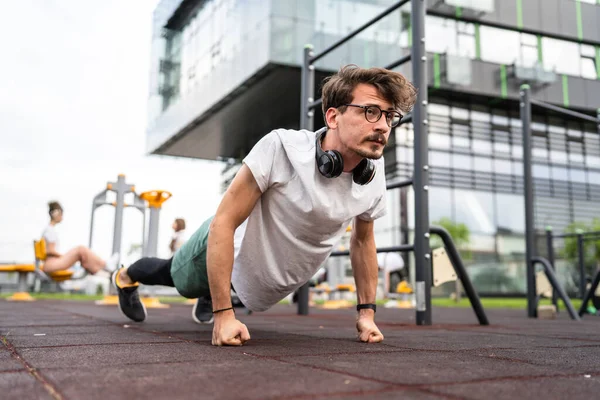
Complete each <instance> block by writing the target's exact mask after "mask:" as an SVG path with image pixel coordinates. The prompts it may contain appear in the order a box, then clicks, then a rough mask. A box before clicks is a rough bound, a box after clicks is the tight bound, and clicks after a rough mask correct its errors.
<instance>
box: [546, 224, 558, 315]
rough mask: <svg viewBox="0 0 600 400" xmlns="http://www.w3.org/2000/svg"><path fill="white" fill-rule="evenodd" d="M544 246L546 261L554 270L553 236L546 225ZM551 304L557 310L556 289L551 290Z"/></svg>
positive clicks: (550, 228)
mask: <svg viewBox="0 0 600 400" xmlns="http://www.w3.org/2000/svg"><path fill="white" fill-rule="evenodd" d="M546 247H547V248H548V261H549V262H550V265H552V268H553V269H554V271H556V265H554V237H553V236H552V227H551V226H547V227H546ZM552 304H554V306H555V307H556V311H558V293H556V290H552Z"/></svg>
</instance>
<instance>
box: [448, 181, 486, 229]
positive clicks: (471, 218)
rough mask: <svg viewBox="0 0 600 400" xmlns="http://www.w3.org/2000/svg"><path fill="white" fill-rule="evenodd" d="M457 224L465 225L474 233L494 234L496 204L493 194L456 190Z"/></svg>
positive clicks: (455, 209)
mask: <svg viewBox="0 0 600 400" xmlns="http://www.w3.org/2000/svg"><path fill="white" fill-rule="evenodd" d="M454 212H455V215H456V222H459V223H463V224H465V225H467V226H468V227H469V229H470V230H471V231H472V232H480V233H494V232H495V231H496V226H495V223H494V220H495V218H494V203H493V197H492V193H486V192H475V191H468V190H458V189H456V190H454Z"/></svg>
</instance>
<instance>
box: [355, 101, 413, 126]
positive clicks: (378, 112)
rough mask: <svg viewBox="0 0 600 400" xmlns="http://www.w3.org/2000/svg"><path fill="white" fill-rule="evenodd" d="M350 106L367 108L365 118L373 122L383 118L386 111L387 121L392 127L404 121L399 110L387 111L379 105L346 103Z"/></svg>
mask: <svg viewBox="0 0 600 400" xmlns="http://www.w3.org/2000/svg"><path fill="white" fill-rule="evenodd" d="M344 105H345V106H349V107H360V108H362V109H363V110H365V119H366V120H367V121H369V122H371V123H375V122H377V121H379V120H380V119H381V116H382V115H383V114H384V113H385V121H386V122H387V124H388V126H389V127H390V128H395V127H397V126H398V125H399V124H400V121H402V114H400V113H399V112H398V111H385V110H382V109H381V108H379V107H377V106H361V105H359V104H344Z"/></svg>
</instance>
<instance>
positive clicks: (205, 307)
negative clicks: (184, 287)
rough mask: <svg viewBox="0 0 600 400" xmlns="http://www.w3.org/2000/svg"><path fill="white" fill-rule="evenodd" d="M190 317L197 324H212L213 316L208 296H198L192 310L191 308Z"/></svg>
mask: <svg viewBox="0 0 600 400" xmlns="http://www.w3.org/2000/svg"><path fill="white" fill-rule="evenodd" d="M192 318H194V321H196V323H198V324H212V323H213V321H214V319H215V318H214V316H213V313H212V300H211V298H210V297H198V300H196V304H194V310H192Z"/></svg>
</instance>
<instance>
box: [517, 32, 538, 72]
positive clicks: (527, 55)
mask: <svg viewBox="0 0 600 400" xmlns="http://www.w3.org/2000/svg"><path fill="white" fill-rule="evenodd" d="M520 56H521V57H520V60H519V64H520V65H523V66H526V67H532V66H534V65H536V64H537V63H538V43H537V37H536V36H535V35H530V34H527V33H521V54H520Z"/></svg>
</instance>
